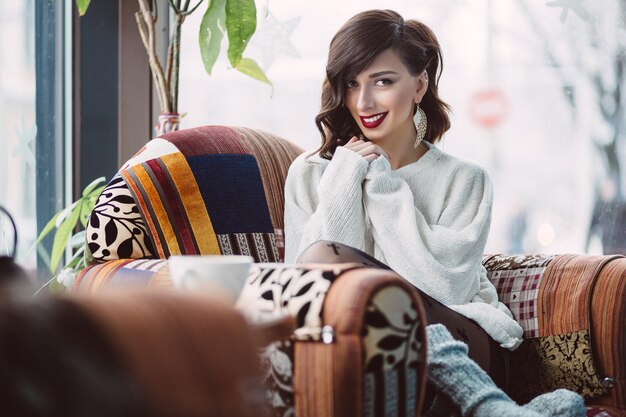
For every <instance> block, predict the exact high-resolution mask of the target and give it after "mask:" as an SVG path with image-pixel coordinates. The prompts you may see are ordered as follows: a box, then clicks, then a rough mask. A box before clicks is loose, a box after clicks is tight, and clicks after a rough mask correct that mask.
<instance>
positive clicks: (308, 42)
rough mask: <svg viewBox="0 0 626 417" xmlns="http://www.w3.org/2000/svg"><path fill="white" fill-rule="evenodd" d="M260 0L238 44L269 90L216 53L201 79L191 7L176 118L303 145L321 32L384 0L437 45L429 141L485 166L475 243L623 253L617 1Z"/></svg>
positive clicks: (506, 248) (314, 137)
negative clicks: (426, 29)
mask: <svg viewBox="0 0 626 417" xmlns="http://www.w3.org/2000/svg"><path fill="white" fill-rule="evenodd" d="M267 4H269V12H267V14H266V13H265V11H264V10H263V9H262V8H263V7H264V6H265V4H264V3H263V2H258V3H257V5H258V7H259V8H260V10H259V13H258V27H257V33H256V34H255V35H254V37H253V38H252V40H251V42H250V46H249V48H248V50H247V52H246V54H245V55H246V56H249V57H251V58H253V59H255V60H256V61H257V62H259V64H260V65H261V67H262V68H263V69H264V70H265V71H266V73H267V75H268V77H269V78H270V79H271V81H272V82H273V84H274V89H273V92H272V90H271V89H270V87H269V86H267V85H265V84H262V83H260V82H257V81H255V80H252V79H250V78H247V77H246V76H244V75H242V74H240V73H238V72H237V71H235V70H232V69H228V63H227V60H226V58H225V54H222V55H221V57H220V59H219V60H218V62H217V64H216V65H215V68H214V71H213V75H212V76H210V77H209V76H208V75H207V74H206V73H205V71H204V68H203V65H202V61H201V58H200V54H199V51H198V46H197V34H198V27H199V21H200V19H201V17H202V12H200V13H196V14H195V15H192V16H191V17H190V18H189V19H188V21H186V23H185V25H184V27H183V44H182V63H181V82H180V86H181V90H180V109H179V110H180V111H181V112H182V113H185V112H186V113H188V116H187V117H186V118H184V119H183V127H192V126H197V125H204V124H227V125H244V126H249V127H255V128H260V129H265V130H268V131H270V132H273V133H276V134H278V135H280V136H283V137H285V138H286V139H289V140H291V141H293V142H296V143H298V144H299V145H301V146H302V147H304V148H305V149H311V150H312V149H315V148H316V147H317V146H318V145H319V141H320V135H319V132H318V131H317V128H316V126H315V123H314V117H315V116H316V114H317V112H318V110H319V95H320V91H321V84H322V80H323V76H324V71H325V64H326V58H327V52H328V45H329V43H330V40H331V38H332V36H333V34H334V33H335V32H336V31H337V29H339V27H340V26H341V25H342V24H343V23H344V22H345V21H346V20H347V19H348V18H350V17H351V16H353V15H354V14H356V13H358V12H360V11H363V10H366V9H371V8H388V7H392V8H393V9H395V10H396V11H398V12H399V13H400V14H402V15H403V16H404V17H405V18H407V19H408V18H417V19H419V20H422V21H423V22H425V23H426V24H427V25H429V26H430V27H431V28H432V29H433V30H434V32H435V33H436V35H437V36H438V38H439V41H440V43H441V45H442V50H443V54H444V71H443V76H442V78H441V82H440V95H441V97H442V98H443V99H444V100H445V101H446V102H448V103H449V104H450V105H451V106H452V109H453V111H454V113H453V114H452V128H451V130H450V131H449V132H448V134H447V135H446V137H445V138H444V140H443V142H442V143H441V144H440V147H441V148H442V149H443V150H444V151H446V152H449V153H452V154H454V155H457V156H460V157H464V158H468V159H472V160H475V161H476V162H478V163H479V164H481V165H482V166H483V167H485V168H486V169H487V170H488V171H489V173H490V174H491V176H492V179H493V182H494V185H495V199H494V210H493V221H492V227H491V233H490V239H489V242H488V245H487V251H488V252H507V253H533V252H546V253H569V252H592V253H602V251H605V252H606V253H608V252H619V251H624V247H625V246H626V244H625V243H624V241H625V240H626V230H624V229H625V228H626V226H625V225H624V223H625V222H626V208H625V204H624V202H623V201H624V195H625V193H626V190H625V189H626V181H624V180H623V178H626V176H624V174H623V172H622V170H623V169H624V167H623V165H624V163H625V162H626V147H625V146H624V143H623V142H624V136H625V134H624V132H623V128H624V126H623V125H624V123H623V120H624V106H623V104H622V97H623V94H624V93H623V91H624V90H625V89H624V85H623V82H624V76H625V75H624V68H626V67H625V64H626V48H625V46H626V45H625V44H624V42H625V41H624V39H626V37H625V36H624V35H626V32H625V30H624V29H625V28H624V23H623V21H624V19H623V17H624V15H625V14H624V10H622V8H623V7H624V6H623V5H622V2H619V1H617V0H603V1H597V2H577V1H571V2H533V1H526V0H498V1H493V0H476V1H471V2H468V1H460V0H456V1H453V0H448V1H441V0H425V1H420V2H416V1H412V0H403V1H396V2H394V3H393V5H392V6H390V5H389V3H388V2H384V1H373V0H372V1H368V2H365V3H364V2H363V1H357V0H353V1H342V2H338V1H331V0H320V1H316V2H312V3H302V2H293V1H287V0H276V1H272V2H269V3H267ZM329 10H332V13H329V12H328V11H329ZM594 206H595V207H596V210H595V215H594V216H593V218H594V219H595V223H594V228H593V231H594V233H593V234H591V233H590V231H591V229H590V226H591V225H592V214H593V213H594ZM603 239H604V242H603ZM603 243H604V248H603Z"/></svg>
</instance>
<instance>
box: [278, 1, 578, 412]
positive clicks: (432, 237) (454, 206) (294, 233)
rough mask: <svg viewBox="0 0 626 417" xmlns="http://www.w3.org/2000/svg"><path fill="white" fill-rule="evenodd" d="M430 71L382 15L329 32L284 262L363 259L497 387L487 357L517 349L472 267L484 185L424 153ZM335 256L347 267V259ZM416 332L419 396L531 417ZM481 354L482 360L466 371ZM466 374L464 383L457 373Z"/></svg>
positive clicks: (505, 314) (482, 221)
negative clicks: (420, 347)
mask: <svg viewBox="0 0 626 417" xmlns="http://www.w3.org/2000/svg"><path fill="white" fill-rule="evenodd" d="M441 62H442V56H441V51H440V48H439V44H438V42H437V39H436V37H435V35H434V34H433V32H432V31H431V30H430V29H429V28H428V27H427V26H426V25H424V24H422V23H420V22H418V21H415V20H408V21H405V20H404V19H403V18H402V17H401V16H400V15H399V14H397V13H396V12H393V11H390V10H373V11H367V12H363V13H360V14H358V15H356V16H354V17H353V18H352V19H350V20H349V21H348V22H347V23H346V24H345V25H344V26H343V27H342V28H341V29H340V30H339V31H338V32H337V34H336V35H335V37H334V38H333V40H332V41H331V45H330V52H329V56H328V64H327V67H326V76H327V77H326V80H325V81H324V85H323V90H322V110H321V112H320V114H319V115H318V116H317V118H316V122H317V126H318V128H319V130H320V132H321V134H322V146H321V148H320V149H319V150H318V152H316V153H315V154H314V155H303V156H301V157H299V158H298V159H296V160H295V161H294V163H293V165H292V166H291V168H290V171H289V174H288V177H287V183H286V187H285V233H286V235H285V258H286V262H293V261H295V260H296V258H297V257H298V256H300V258H299V259H300V260H303V259H306V260H312V259H313V258H315V259H316V260H318V261H320V260H328V259H329V257H332V256H330V255H332V254H330V253H327V254H324V253H323V251H324V248H325V247H327V246H326V245H319V244H317V245H315V244H314V242H316V241H319V240H327V241H334V242H338V243H340V244H343V245H346V246H347V247H352V248H356V249H358V250H360V251H362V252H364V253H362V254H360V255H359V254H357V257H359V256H361V257H362V259H364V260H366V259H367V258H368V255H369V256H373V257H374V258H375V260H377V261H378V262H380V263H382V264H385V265H388V266H389V267H390V268H391V269H393V270H394V271H395V272H397V273H398V274H399V275H400V276H402V277H404V278H405V279H407V280H409V281H410V282H412V283H413V284H414V285H415V286H416V287H417V288H418V289H419V290H421V292H422V296H423V298H424V299H425V304H426V309H427V310H428V314H429V321H430V322H431V323H444V324H445V325H446V326H447V327H448V328H450V329H451V330H452V331H453V332H456V336H457V339H461V338H462V339H463V340H465V341H466V342H467V343H468V344H469V345H470V349H469V351H470V355H473V357H474V358H475V359H477V360H479V363H480V364H481V366H482V367H483V368H485V369H487V370H488V371H489V373H490V374H491V375H492V376H496V377H497V378H498V379H499V381H500V383H501V385H504V381H505V380H506V378H505V377H503V376H502V375H503V374H504V371H505V369H506V365H505V363H506V362H505V360H504V359H503V356H502V355H501V353H502V351H503V350H504V349H511V350H512V349H515V348H516V347H517V346H519V344H520V343H521V341H522V339H521V337H522V329H521V327H520V326H519V325H518V324H517V322H516V321H515V320H514V319H513V318H512V315H511V313H510V311H509V310H508V309H507V308H506V307H505V306H504V305H503V304H502V303H500V302H499V301H498V298H497V293H496V289H495V288H494V286H493V285H492V284H491V283H490V281H489V280H488V279H487V274H486V271H485V268H484V267H483V266H482V264H481V259H482V256H483V250H484V247H485V242H486V240H487V234H488V231H489V225H490V221H491V206H492V194H493V191H492V185H491V181H490V179H489V176H488V175H487V173H486V172H485V171H484V170H483V169H482V168H481V167H479V166H477V165H476V164H474V163H471V162H468V161H464V160H461V159H458V158H455V157H453V156H450V155H448V154H446V153H444V152H442V151H440V150H439V149H437V147H435V146H434V144H435V143H437V142H438V141H439V140H440V139H441V137H442V136H443V134H444V133H445V132H446V131H447V130H448V128H449V126H450V122H449V119H448V106H447V105H446V104H445V103H444V102H443V101H442V100H441V99H440V98H439V95H438V89H437V83H438V77H439V76H440V70H441ZM312 244H313V246H312V247H311V246H310V245H312ZM342 250H343V253H344V254H349V253H352V256H354V253H355V252H354V250H350V249H349V248H346V247H342ZM320 251H322V254H321V255H320ZM303 252H304V253H303ZM311 252H314V253H315V256H313V257H312V256H311V255H310V254H311ZM320 256H321V258H320ZM335 258H337V257H335ZM353 259H354V258H350V259H348V258H346V257H343V258H342V256H341V255H340V256H339V259H335V260H338V261H341V260H353ZM428 331H429V360H430V361H431V363H430V364H429V375H431V377H430V382H431V383H432V385H434V386H436V387H437V389H438V390H439V392H445V393H446V395H447V396H448V397H451V398H452V399H453V400H454V402H455V403H456V404H457V405H458V406H460V408H461V411H462V412H463V414H464V415H468V414H470V413H473V415H496V414H489V413H493V412H495V411H494V410H493V409H489V411H488V412H487V411H485V410H486V409H487V408H486V405H487V404H491V405H490V406H492V405H493V404H494V401H483V400H484V399H480V398H482V397H481V396H480V395H476V392H477V391H476V389H478V391H479V392H486V391H484V390H485V389H486V390H487V391H489V392H490V393H491V394H489V395H487V396H486V397H485V399H491V400H493V399H495V398H500V400H501V401H500V402H501V403H502V404H505V405H504V407H508V406H509V405H510V406H511V407H516V408H514V413H516V414H514V415H524V414H520V413H521V412H531V413H532V411H529V409H521V408H519V409H518V408H517V406H516V405H514V403H512V402H510V400H508V397H506V396H504V394H503V393H501V391H499V390H497V389H496V388H495V386H493V383H492V382H491V380H489V379H488V378H487V377H486V375H485V378H483V379H481V378H480V377H478V376H477V375H483V374H482V371H481V370H480V369H479V368H478V367H476V365H475V363H474V362H472V361H470V360H468V359H467V356H464V353H463V349H467V348H465V347H464V345H463V344H456V343H457V342H454V341H453V340H452V339H451V338H450V334H449V333H448V332H447V331H446V329H445V328H443V327H442V326H429V330H428ZM494 340H495V342H497V343H494V342H493V341H494ZM435 341H437V343H435ZM498 344H499V346H498ZM472 345H474V346H480V345H483V347H482V348H472ZM488 345H491V348H490V349H486V351H487V352H488V353H489V354H488V356H489V357H487V358H485V357H480V354H481V352H484V351H485V349H484V347H485V346H488ZM438 346H439V347H441V346H447V347H446V348H442V349H439V348H438ZM434 352H440V353H441V352H444V353H441V355H439V356H437V355H435V353H434ZM448 354H450V355H452V356H454V358H452V357H448V356H446V355H448ZM433 355H435V356H433ZM442 355H443V356H442ZM443 357H445V360H441V358H443ZM451 363H454V364H455V370H454V371H453V370H452V368H451V366H450V364H451ZM436 364H437V365H436ZM435 366H438V367H439V368H438V369H443V370H442V372H437V370H436V369H434V367H435ZM466 368H467V369H468V370H469V371H468V372H469V375H473V376H475V377H471V378H467V374H463V372H461V371H460V370H462V369H466ZM452 374H454V375H457V376H459V375H461V376H463V375H464V376H465V377H463V378H452V376H453V375H452ZM436 375H439V378H437V376H436ZM452 381H454V382H452ZM463 381H465V382H463ZM476 381H482V382H481V384H482V385H481V386H480V387H478V388H477V387H474V386H468V387H465V388H463V387H462V386H463V384H475V383H476ZM485 387H488V388H485ZM468 393H471V394H468ZM496 393H497V394H496ZM551 395H556V396H557V397H558V396H562V397H563V398H565V397H567V399H566V400H565V401H566V402H567V401H569V402H567V403H568V404H571V405H572V408H571V409H572V410H578V411H580V406H581V404H582V400H580V398H579V397H578V396H576V395H575V394H572V393H569V392H562V391H557V392H555V393H553V394H551ZM501 396H504V397H501ZM477 398H479V399H477ZM503 398H505V399H503ZM546 398H547V397H546ZM552 400H555V399H552ZM537 401H538V402H540V403H542V404H543V402H544V401H545V398H544V399H542V398H538V399H537ZM558 401H562V400H558ZM496 402H497V401H496ZM498 404H499V403H498ZM498 406H499V405H498ZM481 407H482V409H483V411H482V413H483V414H480V413H481V411H480V409H481ZM529 407H530V405H529ZM530 408H531V409H532V407H530ZM548 411H550V412H553V413H556V411H555V410H553V409H548ZM568 412H569V411H568ZM477 413H478V414H477ZM485 413H486V414H485ZM497 415H507V413H506V412H505V411H502V410H499V411H498V414H497ZM511 415H513V414H511ZM529 415H530V414H529ZM563 415H576V414H575V412H574V411H572V413H571V414H563Z"/></svg>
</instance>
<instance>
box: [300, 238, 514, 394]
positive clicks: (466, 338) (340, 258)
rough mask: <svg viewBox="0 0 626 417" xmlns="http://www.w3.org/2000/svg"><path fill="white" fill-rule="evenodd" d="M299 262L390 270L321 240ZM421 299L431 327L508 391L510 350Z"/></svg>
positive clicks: (471, 323)
mask: <svg viewBox="0 0 626 417" xmlns="http://www.w3.org/2000/svg"><path fill="white" fill-rule="evenodd" d="M297 262H298V263H348V262H356V263H361V264H363V265H365V266H368V267H374V268H382V269H387V270H391V268H389V267H388V266H387V265H385V264H383V263H381V262H380V261H378V260H377V259H375V258H374V257H372V256H370V255H368V254H366V253H365V252H362V251H360V250H358V249H355V248H352V247H350V246H346V245H342V244H340V243H334V242H329V241H318V242H315V243H313V244H312V245H311V246H309V247H308V248H307V249H305V250H304V251H303V252H302V253H301V254H300V256H299V257H298V259H297ZM416 290H417V291H418V292H419V294H420V297H421V299H422V302H423V305H424V309H425V310H426V316H427V320H428V324H433V323H441V324H443V325H444V326H446V328H447V329H448V331H449V332H450V333H451V334H452V336H453V337H454V338H455V339H456V340H459V341H461V342H463V343H465V344H467V345H468V347H469V357H470V358H471V359H472V360H474V361H475V362H476V363H477V364H478V365H479V366H480V367H481V368H482V369H483V370H484V371H485V372H487V374H489V376H490V377H491V378H492V379H493V381H494V382H495V383H496V384H497V385H498V386H499V387H500V388H502V389H505V388H506V383H507V375H508V357H509V351H508V350H506V349H503V348H501V347H500V345H499V344H498V343H497V342H495V341H494V340H493V339H491V337H489V335H487V333H486V332H485V331H484V330H483V329H482V328H481V327H480V326H479V325H478V324H476V322H474V321H473V320H470V319H468V318H467V317H465V316H462V315H460V314H459V313H457V312H455V311H452V310H450V309H449V308H448V307H446V306H445V305H443V304H442V303H440V302H439V301H437V300H435V299H434V298H432V297H430V296H428V295H427V294H425V293H424V292H423V291H421V290H419V289H418V288H416Z"/></svg>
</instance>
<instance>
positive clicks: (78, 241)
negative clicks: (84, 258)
mask: <svg viewBox="0 0 626 417" xmlns="http://www.w3.org/2000/svg"><path fill="white" fill-rule="evenodd" d="M86 234H87V231H86V230H81V231H80V232H78V233H76V234H74V236H72V237H71V238H70V247H71V248H72V249H78V248H82V247H84V246H85V235H86Z"/></svg>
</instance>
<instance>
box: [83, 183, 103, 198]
mask: <svg viewBox="0 0 626 417" xmlns="http://www.w3.org/2000/svg"><path fill="white" fill-rule="evenodd" d="M105 188H106V185H103V186H101V187H98V188H94V189H93V190H92V191H91V193H89V194H87V197H89V199H90V200H93V201H96V200H97V199H98V197H100V194H102V191H103V190H104V189H105Z"/></svg>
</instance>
